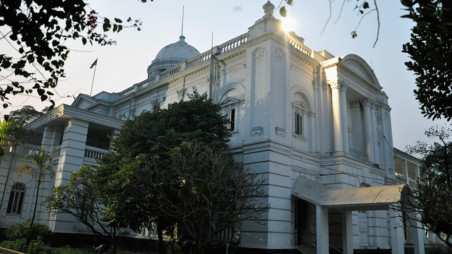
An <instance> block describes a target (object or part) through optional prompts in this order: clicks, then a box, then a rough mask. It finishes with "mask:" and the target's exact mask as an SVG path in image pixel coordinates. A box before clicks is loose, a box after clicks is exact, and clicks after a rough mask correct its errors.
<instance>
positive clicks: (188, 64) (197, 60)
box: [120, 33, 248, 97]
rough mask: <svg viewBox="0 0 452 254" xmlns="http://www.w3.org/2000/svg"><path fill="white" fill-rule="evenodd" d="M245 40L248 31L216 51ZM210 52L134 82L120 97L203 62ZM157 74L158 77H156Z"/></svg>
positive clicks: (224, 49) (236, 45)
mask: <svg viewBox="0 0 452 254" xmlns="http://www.w3.org/2000/svg"><path fill="white" fill-rule="evenodd" d="M247 41H248V33H246V34H242V35H240V36H237V37H235V38H234V39H232V40H229V41H227V42H225V43H223V44H221V45H219V46H217V47H216V48H217V49H218V52H219V53H220V54H222V53H225V52H227V51H230V50H232V49H235V48H237V47H240V46H241V45H243V44H244V43H245V42H247ZM212 53H213V52H212V50H208V51H206V52H204V53H202V54H200V55H197V56H195V57H193V58H191V59H188V60H187V61H185V62H182V63H180V64H178V65H176V66H174V67H172V68H170V69H168V70H165V71H163V72H161V73H159V74H157V75H155V76H153V77H151V78H149V79H147V80H144V81H142V82H140V83H138V84H135V85H134V86H132V87H129V88H127V89H125V90H123V91H122V92H120V96H121V97H126V96H129V95H131V94H133V93H134V92H136V91H138V90H141V89H143V88H145V87H148V86H150V85H152V84H154V83H157V82H158V81H160V80H162V79H165V78H167V77H169V76H171V75H173V74H176V73H178V72H180V71H183V70H185V69H187V68H190V67H192V66H195V65H198V64H200V63H204V62H206V61H209V60H210V58H211V56H212ZM157 76H159V77H158V78H157Z"/></svg>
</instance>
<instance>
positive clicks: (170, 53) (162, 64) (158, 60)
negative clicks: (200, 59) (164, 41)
mask: <svg viewBox="0 0 452 254" xmlns="http://www.w3.org/2000/svg"><path fill="white" fill-rule="evenodd" d="M197 55H199V51H198V50H197V49H196V48H195V47H193V46H191V45H190V44H188V43H186V42H185V36H183V35H181V36H179V41H177V42H175V43H171V44H169V45H167V46H165V47H164V48H162V49H161V50H160V51H159V53H158V54H157V56H156V57H155V59H154V61H152V64H151V65H149V67H148V77H149V78H150V77H152V76H154V75H156V74H158V73H159V72H160V71H162V70H166V69H169V68H171V67H173V66H175V65H177V64H179V63H180V62H182V61H185V60H187V59H190V58H193V57H195V56H197Z"/></svg>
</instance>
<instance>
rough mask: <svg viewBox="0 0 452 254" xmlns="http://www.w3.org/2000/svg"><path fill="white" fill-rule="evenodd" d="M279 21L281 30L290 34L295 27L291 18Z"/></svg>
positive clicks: (295, 24)
mask: <svg viewBox="0 0 452 254" xmlns="http://www.w3.org/2000/svg"><path fill="white" fill-rule="evenodd" d="M281 21H282V28H283V29H284V31H286V32H292V31H294V30H295V28H296V27H297V23H296V22H295V20H294V19H293V18H291V17H285V18H282V19H281Z"/></svg>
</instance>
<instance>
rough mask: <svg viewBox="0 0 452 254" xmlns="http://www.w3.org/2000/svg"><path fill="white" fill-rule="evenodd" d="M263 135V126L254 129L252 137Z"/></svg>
mask: <svg viewBox="0 0 452 254" xmlns="http://www.w3.org/2000/svg"><path fill="white" fill-rule="evenodd" d="M262 133H264V127H262V126H257V127H253V128H252V129H251V136H260V135H262Z"/></svg>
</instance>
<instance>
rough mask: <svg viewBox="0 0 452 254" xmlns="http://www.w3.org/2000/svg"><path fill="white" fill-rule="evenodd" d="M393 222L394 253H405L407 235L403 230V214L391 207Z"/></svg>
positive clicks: (392, 240)
mask: <svg viewBox="0 0 452 254" xmlns="http://www.w3.org/2000/svg"><path fill="white" fill-rule="evenodd" d="M389 216H390V222H391V249H392V254H405V235H404V232H403V223H402V216H401V214H400V212H399V211H396V210H394V209H389Z"/></svg>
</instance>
